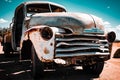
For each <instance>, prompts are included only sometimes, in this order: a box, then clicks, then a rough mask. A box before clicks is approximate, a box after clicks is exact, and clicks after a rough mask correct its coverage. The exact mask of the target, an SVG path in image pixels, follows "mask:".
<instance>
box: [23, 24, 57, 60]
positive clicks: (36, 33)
mask: <svg viewBox="0 0 120 80" xmlns="http://www.w3.org/2000/svg"><path fill="white" fill-rule="evenodd" d="M44 27H48V26H45V25H40V26H34V27H32V28H30V29H28V30H27V31H26V32H25V33H24V38H23V40H27V39H30V40H31V42H32V44H33V46H34V48H35V51H36V54H37V56H38V58H39V59H40V60H41V61H43V62H51V61H53V58H54V44H55V41H54V39H55V35H54V34H55V33H54V32H53V36H52V38H51V39H49V40H44V39H43V38H42V36H41V33H40V30H41V29H42V28H44ZM49 28H50V27H49Z"/></svg>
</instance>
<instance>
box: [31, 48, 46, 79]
mask: <svg viewBox="0 0 120 80" xmlns="http://www.w3.org/2000/svg"><path fill="white" fill-rule="evenodd" d="M31 50H32V51H31V52H32V69H31V71H32V75H33V78H40V77H42V76H43V73H44V64H43V62H41V61H40V60H39V58H38V56H37V54H36V52H35V49H34V47H33V46H32V48H31Z"/></svg>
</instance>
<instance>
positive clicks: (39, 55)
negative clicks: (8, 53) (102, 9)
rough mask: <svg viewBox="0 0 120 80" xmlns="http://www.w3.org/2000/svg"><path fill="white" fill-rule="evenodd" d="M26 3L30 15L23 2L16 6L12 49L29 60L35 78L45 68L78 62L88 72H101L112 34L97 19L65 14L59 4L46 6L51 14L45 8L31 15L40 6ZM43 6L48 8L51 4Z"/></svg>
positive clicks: (79, 14) (21, 57) (41, 73)
mask: <svg viewBox="0 0 120 80" xmlns="http://www.w3.org/2000/svg"><path fill="white" fill-rule="evenodd" d="M26 4H27V5H26V6H27V13H28V14H29V13H30V17H29V18H27V17H25V16H27V15H24V11H23V8H24V6H22V5H23V4H22V5H21V6H19V7H18V8H17V10H16V13H15V17H14V22H13V26H12V48H13V49H14V50H16V51H19V52H20V59H21V60H22V59H23V60H24V59H29V60H31V65H32V68H31V71H32V73H33V77H34V78H36V77H38V76H40V75H43V74H44V70H45V69H49V68H55V69H56V68H59V67H61V66H63V67H65V66H76V65H80V66H82V67H83V70H85V71H88V72H90V73H91V74H96V75H99V74H100V73H101V71H102V70H103V67H104V61H106V60H108V59H110V48H111V47H110V46H111V44H112V42H113V41H114V40H115V33H114V32H109V33H105V31H104V24H103V21H102V20H101V19H100V18H98V17H96V16H94V15H90V14H84V13H68V12H66V10H65V9H64V8H63V7H60V6H56V7H57V8H58V9H59V8H60V10H55V12H54V10H52V9H49V10H50V11H51V10H52V11H53V12H52V13H50V12H49V11H48V10H47V11H46V9H45V13H43V12H42V13H37V14H33V13H36V11H37V10H36V9H38V10H39V9H41V8H40V6H36V5H33V4H32V5H31V4H29V5H28V3H26ZM41 5H42V4H41ZM44 5H45V4H44ZM46 5H48V7H51V3H50V4H46ZM54 7H55V5H54ZM56 7H55V8H56ZM45 8H46V7H45ZM43 9H44V8H43ZM43 9H42V10H43ZM47 9H48V8H47ZM43 11H44V10H43ZM38 12H39V11H38ZM46 12H47V13H46ZM27 13H26V14H27ZM31 13H32V14H31ZM19 14H23V15H19Z"/></svg>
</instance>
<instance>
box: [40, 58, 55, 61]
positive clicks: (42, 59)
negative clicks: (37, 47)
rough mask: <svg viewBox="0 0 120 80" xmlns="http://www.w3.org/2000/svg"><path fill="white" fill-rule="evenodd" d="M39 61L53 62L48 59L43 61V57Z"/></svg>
mask: <svg viewBox="0 0 120 80" xmlns="http://www.w3.org/2000/svg"><path fill="white" fill-rule="evenodd" d="M41 61H42V62H53V60H50V59H44V58H43V57H41Z"/></svg>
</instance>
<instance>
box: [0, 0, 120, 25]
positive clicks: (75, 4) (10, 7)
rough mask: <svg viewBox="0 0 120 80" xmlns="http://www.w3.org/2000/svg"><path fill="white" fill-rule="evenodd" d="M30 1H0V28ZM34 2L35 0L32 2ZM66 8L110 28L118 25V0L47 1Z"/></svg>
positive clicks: (119, 2)
mask: <svg viewBox="0 0 120 80" xmlns="http://www.w3.org/2000/svg"><path fill="white" fill-rule="evenodd" d="M25 1H32V0H0V10H1V11H0V27H8V26H9V23H10V22H11V20H12V17H13V15H14V10H15V8H16V7H17V6H18V5H19V4H20V3H22V2H25ZM33 1H35V0H33ZM37 1H38V0H37ZM48 1H51V2H56V3H58V4H61V5H63V6H65V7H66V9H67V10H68V11H69V12H84V13H88V14H93V15H96V16H98V17H100V18H102V19H103V20H104V21H108V22H109V23H110V24H112V26H113V27H114V26H117V25H119V24H120V6H119V5H120V0H48Z"/></svg>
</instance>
